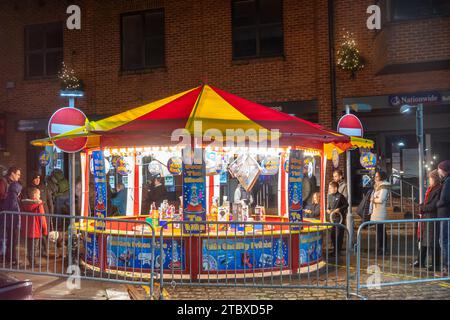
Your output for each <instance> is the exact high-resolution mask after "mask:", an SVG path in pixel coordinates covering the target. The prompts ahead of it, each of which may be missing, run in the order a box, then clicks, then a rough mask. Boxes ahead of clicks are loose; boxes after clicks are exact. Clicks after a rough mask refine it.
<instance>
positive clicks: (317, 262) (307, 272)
mask: <svg viewBox="0 0 450 320" xmlns="http://www.w3.org/2000/svg"><path fill="white" fill-rule="evenodd" d="M175 225H177V228H175ZM165 228H166V229H164V228H162V229H161V231H160V244H161V245H163V246H164V248H167V254H168V255H171V257H172V261H173V256H174V255H175V256H176V259H175V260H176V261H177V262H178V263H177V264H176V265H175V264H172V265H167V264H161V267H160V277H159V278H160V290H161V292H162V290H163V288H164V286H165V285H166V284H169V285H170V286H172V288H175V287H176V286H205V287H250V288H308V289H338V290H343V291H344V292H345V293H346V296H347V298H348V297H349V295H350V286H349V278H350V248H349V242H348V234H349V233H348V230H347V228H346V226H345V225H342V224H337V223H308V222H302V223H285V222H259V221H252V222H187V221H185V222H174V221H172V222H168V224H167V225H166V227H165ZM262 230H265V231H264V232H262ZM337 230H338V232H336V231H337ZM199 231H204V232H205V233H203V234H198V232H199ZM195 232H197V233H195ZM339 241H341V243H342V244H341V249H342V254H341V255H339V254H338V255H334V256H332V255H331V254H330V249H332V248H333V247H334V246H335V245H337V244H338V242H339ZM340 264H341V265H340ZM160 298H162V295H161V297H160Z"/></svg>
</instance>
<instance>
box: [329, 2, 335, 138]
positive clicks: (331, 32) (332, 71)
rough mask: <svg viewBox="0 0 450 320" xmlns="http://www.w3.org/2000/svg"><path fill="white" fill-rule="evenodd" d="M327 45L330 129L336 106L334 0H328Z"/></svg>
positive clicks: (332, 126)
mask: <svg viewBox="0 0 450 320" xmlns="http://www.w3.org/2000/svg"><path fill="white" fill-rule="evenodd" d="M328 47H329V54H328V58H329V63H330V86H331V88H330V89H331V92H330V93H331V129H336V125H337V119H336V114H337V107H336V67H335V61H334V60H335V59H334V0H328Z"/></svg>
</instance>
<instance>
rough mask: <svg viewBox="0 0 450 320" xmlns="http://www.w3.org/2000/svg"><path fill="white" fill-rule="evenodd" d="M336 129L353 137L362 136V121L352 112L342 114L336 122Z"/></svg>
mask: <svg viewBox="0 0 450 320" xmlns="http://www.w3.org/2000/svg"><path fill="white" fill-rule="evenodd" d="M337 131H338V132H339V133H342V134H345V135H347V136H353V137H362V136H363V135H364V130H363V126H362V123H361V121H360V120H359V119H358V117H357V116H355V115H354V114H346V115H344V116H343V117H342V118H341V119H340V120H339V122H338V125H337Z"/></svg>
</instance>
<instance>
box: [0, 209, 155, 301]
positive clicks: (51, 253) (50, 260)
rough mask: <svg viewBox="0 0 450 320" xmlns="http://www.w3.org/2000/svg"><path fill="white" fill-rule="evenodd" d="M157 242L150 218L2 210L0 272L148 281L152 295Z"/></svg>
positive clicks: (147, 284) (118, 280)
mask: <svg viewBox="0 0 450 320" xmlns="http://www.w3.org/2000/svg"><path fill="white" fill-rule="evenodd" d="M44 220H45V224H46V225H47V231H48V232H47V235H45V224H44ZM111 226H112V227H113V228H109V227H111ZM117 230H119V231H117ZM139 243H140V244H142V245H136V244H139ZM119 244H120V245H119ZM155 247H156V242H155V232H154V228H153V226H151V225H150V224H148V223H147V222H146V221H140V220H125V219H112V218H97V217H81V216H69V215H58V214H37V213H28V212H5V211H3V212H0V271H5V272H15V273H26V274H36V275H47V276H56V277H65V278H70V279H71V280H73V281H75V280H78V279H85V280H97V281H108V282H115V283H123V284H130V285H145V286H149V287H150V296H151V297H152V296H153V291H154V286H153V284H154V275H155V272H154V271H155V270H154V265H155V259H153V257H155ZM123 248H126V250H125V252H124V251H123ZM144 248H145V252H144ZM141 257H143V258H145V264H144V263H138V262H142V261H137V260H136V259H141ZM138 264H139V266H137V265H138ZM144 266H145V267H144Z"/></svg>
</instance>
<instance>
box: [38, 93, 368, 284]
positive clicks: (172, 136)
mask: <svg viewBox="0 0 450 320" xmlns="http://www.w3.org/2000/svg"><path fill="white" fill-rule="evenodd" d="M79 137H87V138H88V139H87V144H86V147H85V149H84V150H82V151H81V152H80V155H79V161H80V162H79V163H80V169H79V171H80V172H81V179H80V180H79V182H80V184H81V190H82V191H81V199H80V204H79V205H78V206H77V207H78V208H79V212H77V214H79V215H82V216H86V217H90V216H95V217H114V221H108V222H106V223H104V224H101V225H99V224H98V223H95V222H94V221H92V223H82V224H78V225H77V226H76V228H78V230H79V231H80V232H81V233H82V234H84V235H85V239H84V242H85V243H86V245H85V248H84V260H83V263H84V264H85V266H87V267H89V268H91V269H93V270H100V271H102V272H107V273H108V272H109V273H114V274H123V275H129V273H130V270H131V269H132V270H133V273H136V271H139V273H141V274H140V276H143V274H147V275H148V274H150V272H151V269H152V262H154V268H155V269H156V270H160V269H161V268H162V269H163V273H164V274H168V275H170V276H172V277H173V276H174V275H177V276H180V277H186V278H190V279H201V278H202V277H209V276H210V275H211V274H212V273H214V274H217V275H218V276H220V275H223V276H227V274H230V273H233V274H236V275H239V274H245V273H247V277H248V274H249V272H251V273H252V274H253V275H257V274H260V275H261V276H264V274H265V273H266V272H267V271H269V272H270V274H271V275H275V274H276V273H281V274H294V273H299V272H300V273H302V272H312V271H316V270H317V269H318V268H321V267H322V266H324V264H325V262H324V261H323V257H322V252H323V242H324V241H325V239H324V232H325V231H326V230H327V228H329V227H326V226H325V225H320V223H321V222H325V221H326V217H325V199H326V185H325V177H326V168H327V161H328V160H331V159H333V160H335V158H336V155H338V154H340V153H342V152H344V151H346V150H348V149H351V148H367V149H370V148H371V147H373V142H372V141H370V140H366V139H361V138H354V137H349V136H345V135H342V134H339V133H336V132H333V131H330V130H327V129H325V128H323V127H322V126H320V125H318V124H314V123H311V122H308V121H305V120H302V119H299V118H297V117H294V116H291V115H288V114H285V113H282V112H279V111H276V110H274V109H272V108H269V107H265V106H262V105H259V104H256V103H254V102H251V101H248V100H245V99H243V98H240V97H238V96H235V95H233V94H230V93H228V92H225V91H223V90H221V89H219V88H216V87H213V86H210V85H201V86H199V87H197V88H194V89H191V90H188V91H185V92H182V93H179V94H176V95H173V96H170V97H168V98H165V99H162V100H159V101H156V102H152V103H149V104H146V105H143V106H140V107H138V108H134V109H131V110H128V111H125V112H122V113H119V114H117V115H113V116H110V117H107V118H105V119H102V120H98V121H87V122H86V125H85V126H84V127H82V128H79V129H75V130H72V131H69V132H66V133H64V134H60V135H58V136H56V137H53V138H52V139H42V140H36V141H34V142H33V144H34V145H36V146H43V145H49V144H51V143H52V141H54V140H58V139H67V141H70V139H75V138H79ZM306 180H307V181H308V193H307V196H308V199H303V197H304V196H305V191H306V188H305V190H304V188H303V184H304V183H305V181H306ZM314 193H316V195H315V196H314V198H316V199H315V200H314V201H316V202H317V201H318V203H319V206H320V215H318V216H317V215H316V216H309V215H307V214H305V211H304V209H305V206H306V203H310V202H311V201H312V198H313V194H314ZM124 219H126V220H127V221H129V220H134V221H136V224H135V225H132V224H130V223H129V222H127V223H121V221H123V220H124ZM144 222H145V224H148V225H151V226H152V227H151V228H150V227H149V226H148V225H147V226H145V225H144V224H143V223H144ZM287 222H290V223H291V225H289V224H287ZM295 223H298V224H297V225H296V224H295ZM300 223H301V225H300ZM305 223H306V224H305ZM307 223H311V224H310V225H308V224H307ZM143 227H144V228H143ZM152 230H153V231H152ZM161 241H162V243H161ZM153 258H154V259H153Z"/></svg>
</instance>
